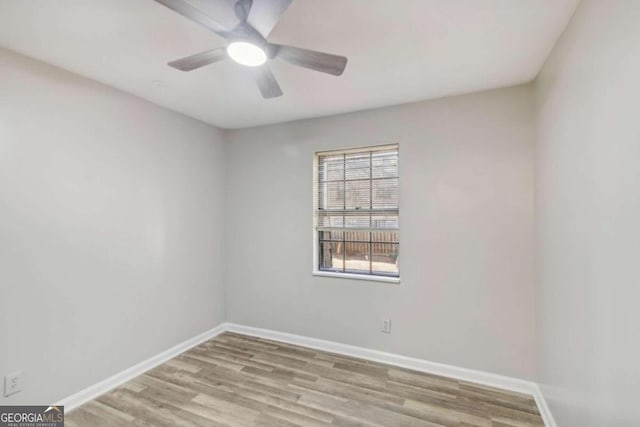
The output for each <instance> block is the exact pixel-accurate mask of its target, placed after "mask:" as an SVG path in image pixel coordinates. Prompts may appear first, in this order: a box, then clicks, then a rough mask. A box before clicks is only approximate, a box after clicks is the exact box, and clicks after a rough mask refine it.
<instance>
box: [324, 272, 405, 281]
mask: <svg viewBox="0 0 640 427" xmlns="http://www.w3.org/2000/svg"><path fill="white" fill-rule="evenodd" d="M312 275H313V276H318V277H333V278H337V279H355V280H365V281H367V282H384V283H400V278H399V277H385V276H366V275H364V274H351V273H334V272H332V271H318V270H315V271H314V272H313V273H312Z"/></svg>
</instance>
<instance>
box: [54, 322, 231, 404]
mask: <svg viewBox="0 0 640 427" xmlns="http://www.w3.org/2000/svg"><path fill="white" fill-rule="evenodd" d="M226 329H227V324H226V323H222V324H220V325H218V326H217V327H215V328H213V329H210V330H208V331H206V332H203V333H201V334H200V335H196V336H195V337H193V338H189V339H188V340H186V341H183V342H181V343H180V344H178V345H175V346H173V347H171V348H170V349H168V350H165V351H163V352H162V353H160V354H157V355H155V356H153V357H151V358H149V359H147V360H144V361H142V362H140V363H138V364H137V365H134V366H132V367H130V368H127V369H125V370H124V371H122V372H120V373H117V374H115V375H113V376H111V377H109V378H107V379H105V380H102V381H100V382H99V383H97V384H94V385H92V386H90V387H87V388H85V389H84V390H81V391H79V392H78V393H75V394H73V395H71V396H68V397H66V398H64V399H62V400H61V401H60V402H58V403H56V405H64V409H65V412H69V411H72V410H73V409H75V408H77V407H78V406H80V405H82V404H83V403H86V402H88V401H90V400H92V399H95V398H96V397H98V396H100V395H101V394H103V393H106V392H108V391H109V390H112V389H114V388H116V387H118V386H119V385H121V384H124V383H126V382H127V381H130V380H132V379H133V378H135V377H137V376H138V375H141V374H144V373H145V372H147V371H148V370H149V369H152V368H155V367H156V366H158V365H160V364H162V363H164V362H166V361H167V360H169V359H173V358H174V357H176V356H178V355H179V354H181V353H184V352H185V351H187V350H189V349H190V348H192V347H195V346H197V345H198V344H201V343H203V342H205V341H207V340H209V339H211V338H213V337H215V336H217V335H219V334H221V333H223V332H224V331H225V330H226Z"/></svg>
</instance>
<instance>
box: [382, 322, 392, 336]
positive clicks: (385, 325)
mask: <svg viewBox="0 0 640 427" xmlns="http://www.w3.org/2000/svg"><path fill="white" fill-rule="evenodd" d="M382 332H384V333H385V334H390V333H391V319H384V320H383V321H382Z"/></svg>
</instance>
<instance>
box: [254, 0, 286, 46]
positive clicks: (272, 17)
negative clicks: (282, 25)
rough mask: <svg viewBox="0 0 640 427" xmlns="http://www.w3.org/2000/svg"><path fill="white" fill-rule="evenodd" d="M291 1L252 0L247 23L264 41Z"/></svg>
mask: <svg viewBox="0 0 640 427" xmlns="http://www.w3.org/2000/svg"><path fill="white" fill-rule="evenodd" d="M292 1H293V0H253V5H252V6H251V10H250V11H249V16H248V17H247V22H248V23H249V25H251V26H252V27H253V28H255V29H256V30H257V31H258V32H259V33H260V34H262V37H264V38H265V39H266V38H267V36H269V34H270V33H271V31H272V30H273V28H274V27H275V26H276V24H277V23H278V21H279V20H280V17H281V16H282V15H283V14H284V12H285V10H287V8H288V7H289V5H290V4H291V2H292Z"/></svg>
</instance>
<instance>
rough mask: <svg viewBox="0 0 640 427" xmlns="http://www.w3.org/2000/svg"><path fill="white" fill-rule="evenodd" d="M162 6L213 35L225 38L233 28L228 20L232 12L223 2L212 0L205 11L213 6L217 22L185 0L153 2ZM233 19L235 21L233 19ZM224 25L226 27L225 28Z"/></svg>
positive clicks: (222, 0)
mask: <svg viewBox="0 0 640 427" xmlns="http://www.w3.org/2000/svg"><path fill="white" fill-rule="evenodd" d="M155 1H156V2H158V3H160V4H161V5H163V6H166V7H168V8H169V9H171V10H173V11H174V12H176V13H179V14H180V15H182V16H184V17H185V18H187V19H190V20H192V21H193V22H196V23H198V24H200V25H202V26H203V27H205V28H207V29H209V30H211V31H213V32H214V33H216V34H218V35H220V36H222V37H227V36H228V33H229V31H230V29H231V28H233V27H234V26H235V24H234V23H232V22H231V20H230V19H229V18H228V17H229V15H233V11H229V10H228V9H229V3H228V2H227V1H225V0H213V1H210V2H208V3H207V9H208V10H209V9H212V8H213V6H215V9H214V10H213V11H214V12H215V11H217V12H218V13H216V15H218V18H217V20H215V19H213V18H211V17H209V16H208V15H206V14H205V13H203V12H201V11H200V10H198V9H196V8H195V7H193V6H191V5H190V4H189V3H187V2H186V1H185V0H155ZM234 19H236V18H235V17H234ZM227 21H228V22H227ZM225 24H226V26H225Z"/></svg>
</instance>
